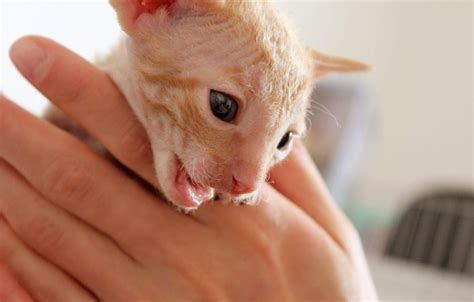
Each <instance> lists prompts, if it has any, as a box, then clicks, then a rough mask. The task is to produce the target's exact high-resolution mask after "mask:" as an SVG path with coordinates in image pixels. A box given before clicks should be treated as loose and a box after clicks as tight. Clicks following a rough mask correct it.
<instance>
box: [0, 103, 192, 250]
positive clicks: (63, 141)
mask: <svg viewBox="0 0 474 302" xmlns="http://www.w3.org/2000/svg"><path fill="white" fill-rule="evenodd" d="M0 158H3V159H4V160H5V161H7V162H8V163H9V164H10V165H12V166H13V167H14V169H15V170H16V171H18V172H19V173H20V174H21V175H23V176H24V177H25V178H26V179H27V180H28V182H29V183H30V184H31V185H32V186H34V187H35V188H36V190H37V191H39V192H40V193H41V194H42V195H43V196H44V197H46V198H47V199H48V200H49V201H50V202H53V203H55V204H56V205H58V206H59V207H61V208H63V209H65V210H67V211H68V212H70V213H71V214H72V215H74V216H77V217H79V218H80V219H82V220H84V221H86V222H87V223H89V224H90V225H92V226H93V227H95V228H97V229H99V230H101V231H102V232H104V233H106V234H108V235H109V236H110V237H112V238H113V239H114V240H115V241H116V242H117V243H118V244H119V245H120V246H122V247H123V248H126V249H127V250H128V251H130V252H132V251H133V249H134V248H136V246H137V244H138V243H140V240H142V239H143V237H146V236H147V234H149V233H155V234H156V232H162V234H160V235H162V238H163V239H166V238H168V236H172V235H176V234H174V233H173V234H168V233H166V232H175V231H176V230H175V229H171V230H170V229H167V228H163V227H162V226H163V225H168V224H170V223H175V224H176V223H180V224H182V225H183V226H186V225H189V224H191V223H193V221H194V220H191V219H184V217H183V216H182V215H181V214H179V213H177V212H176V211H174V210H173V209H171V208H169V207H168V206H167V205H166V204H164V203H162V202H160V201H159V200H158V199H157V198H156V197H155V196H154V195H152V194H151V193H149V192H148V191H147V190H145V189H143V188H142V187H141V186H140V185H139V184H137V183H136V182H135V181H133V180H132V179H131V178H130V177H128V176H127V175H126V174H124V173H122V172H121V171H120V170H119V169H117V168H116V167H115V166H113V165H112V164H111V163H110V162H108V161H107V160H106V159H104V158H103V157H101V156H99V155H97V154H96V153H94V152H93V151H91V150H90V149H89V148H87V147H86V146H85V145H84V144H83V143H82V142H80V141H78V140H77V139H76V138H74V137H72V136H70V135H69V134H67V133H65V132H63V131H61V130H59V129H57V128H56V127H54V126H53V125H51V124H49V123H47V122H45V121H43V120H40V119H37V118H35V117H34V116H32V115H30V114H29V113H27V112H25V111H24V110H22V109H21V108H19V107H17V106H16V105H14V104H13V103H11V102H9V101H8V100H5V99H3V100H2V98H1V96H0ZM91 172H92V173H91ZM6 189H8V188H6ZM0 192H1V193H2V194H3V191H1V190H0ZM124 221H126V222H127V225H126V226H124ZM176 232H177V231H176ZM165 233H166V234H165Z"/></svg>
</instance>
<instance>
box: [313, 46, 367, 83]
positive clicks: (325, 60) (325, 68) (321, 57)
mask: <svg viewBox="0 0 474 302" xmlns="http://www.w3.org/2000/svg"><path fill="white" fill-rule="evenodd" d="M310 51H311V56H312V58H313V62H314V73H313V75H314V78H315V80H319V79H321V78H322V77H324V76H326V75H328V74H333V73H339V72H363V71H369V70H370V69H372V67H371V66H370V65H367V64H365V63H361V62H357V61H354V60H351V59H346V58H341V57H335V56H330V55H326V54H323V53H320V52H319V51H316V50H314V49H311V50H310Z"/></svg>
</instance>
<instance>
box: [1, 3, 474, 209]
mask: <svg viewBox="0 0 474 302" xmlns="http://www.w3.org/2000/svg"><path fill="white" fill-rule="evenodd" d="M0 1H1V0H0ZM2 4H3V12H2V13H1V23H0V25H1V34H2V37H0V43H1V47H0V49H1V54H0V55H1V61H0V62H1V66H0V68H1V76H2V78H3V83H2V84H1V85H0V87H1V89H2V91H4V92H5V93H6V94H7V95H9V96H10V97H12V98H13V99H15V100H16V101H18V102H20V103H21V104H22V105H23V106H25V107H26V108H28V109H29V110H30V111H32V112H34V113H39V112H41V108H42V107H43V105H44V101H43V100H42V99H41V98H40V97H39V96H38V95H37V94H36V93H35V92H34V90H33V89H32V88H30V87H29V86H28V85H27V84H26V82H25V81H24V80H22V79H21V78H20V76H19V75H18V73H17V72H16V71H15V70H14V68H13V66H12V65H11V63H10V62H9V60H8V55H7V52H8V48H9V46H10V45H11V43H12V42H13V41H14V40H15V39H16V38H18V37H20V36H22V35H24V34H32V33H34V34H42V35H46V36H48V37H51V38H53V39H55V40H57V41H59V42H61V43H63V44H65V45H66V46H68V47H70V48H72V49H74V50H75V51H77V52H79V53H80V54H82V55H84V56H85V57H87V58H89V59H92V58H93V57H94V54H95V53H97V52H103V51H106V49H107V47H108V45H110V44H111V43H112V42H113V41H114V40H115V39H116V37H117V35H118V33H119V29H118V26H117V25H116V22H115V17H114V14H113V12H112V10H111V9H110V8H109V7H108V5H107V4H106V1H94V2H82V1H30V2H26V1H3V2H2ZM277 6H278V7H279V8H281V9H282V10H283V12H284V13H285V14H287V15H288V16H289V18H290V19H291V20H292V21H293V23H294V24H295V25H296V26H297V27H298V28H299V29H300V32H301V34H302V36H303V37H304V39H305V40H306V41H307V42H308V43H309V44H311V45H312V46H314V47H318V48H319V49H320V50H323V51H325V52H329V53H334V54H340V55H344V56H351V57H354V58H357V59H360V60H363V61H366V62H369V63H371V64H372V65H374V66H375V67H376V71H375V72H372V73H371V74H370V75H366V76H364V77H366V78H367V82H368V83H369V85H370V87H371V88H372V89H373V95H374V100H375V102H376V103H375V106H376V123H375V125H374V126H375V127H374V131H373V137H372V140H371V142H370V143H369V148H368V153H367V159H366V161H365V164H364V165H363V167H362V177H361V179H360V182H359V184H358V185H357V190H356V191H357V193H358V196H359V197H360V198H362V199H364V200H368V201H371V202H374V203H376V204H378V205H380V204H384V205H395V204H398V203H399V202H401V201H402V200H404V199H405V198H407V197H409V196H411V194H413V193H417V192H419V191H420V190H423V189H425V188H429V187H433V186H435V187H436V186H442V185H449V184H452V185H456V186H461V187H472V186H473V181H474V180H473V170H474V165H473V139H474V137H473V113H474V112H473V91H472V80H473V79H472V70H473V60H472V56H473V44H472V43H473V29H472V16H473V4H472V2H471V1H415V2H414V1H350V2H349V1H323V2H321V1H286V2H279V3H277ZM0 82H1V79H0Z"/></svg>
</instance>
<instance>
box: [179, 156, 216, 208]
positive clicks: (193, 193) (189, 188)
mask: <svg viewBox="0 0 474 302" xmlns="http://www.w3.org/2000/svg"><path fill="white" fill-rule="evenodd" d="M175 189H176V193H177V194H178V200H176V201H177V202H178V203H179V205H180V206H181V207H183V208H197V207H198V206H199V205H200V204H201V203H203V202H204V201H207V200H210V199H212V198H213V196H214V188H211V187H209V186H205V185H202V184H198V183H196V182H194V181H193V180H192V179H191V177H190V176H189V174H188V172H187V171H186V169H185V168H184V166H183V163H182V162H181V160H180V159H179V158H178V156H176V178H175Z"/></svg>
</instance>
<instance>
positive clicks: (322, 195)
mask: <svg viewBox="0 0 474 302" xmlns="http://www.w3.org/2000/svg"><path fill="white" fill-rule="evenodd" d="M269 179H270V181H269V182H270V184H272V185H273V187H274V188H275V189H276V190H277V191H279V192H280V193H281V194H283V195H284V196H285V197H286V198H288V199H289V200H291V201H292V202H293V203H294V204H295V205H297V206H298V207H299V208H301V209H302V210H303V211H304V212H306V213H307V214H308V215H309V216H310V217H311V218H312V219H313V220H314V221H315V222H316V223H317V224H318V225H320V226H321V227H322V228H323V229H324V230H325V231H326V232H327V233H328V234H329V235H330V236H331V237H332V238H333V239H334V240H335V241H336V242H337V243H338V244H339V245H340V246H341V247H342V248H343V249H344V250H348V249H349V246H350V245H351V243H352V242H353V240H354V236H355V230H354V228H353V227H352V225H351V223H350V222H349V220H348V219H347V218H346V216H345V215H344V214H343V213H342V211H341V210H340V209H339V207H338V206H337V205H336V204H335V203H334V201H333V199H332V197H331V195H330V193H329V191H328V189H327V187H326V185H325V183H324V181H323V179H322V177H321V175H320V173H319V171H318V170H317V168H316V166H315V164H314V162H313V160H312V159H311V157H310V155H309V153H308V151H307V150H306V148H305V147H304V145H303V143H302V142H301V141H300V140H296V141H295V142H294V146H293V149H292V151H291V152H290V154H289V155H288V158H287V159H285V160H284V161H283V162H282V163H281V164H279V165H277V166H275V167H274V168H273V169H272V170H271V171H270V175H269Z"/></svg>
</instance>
